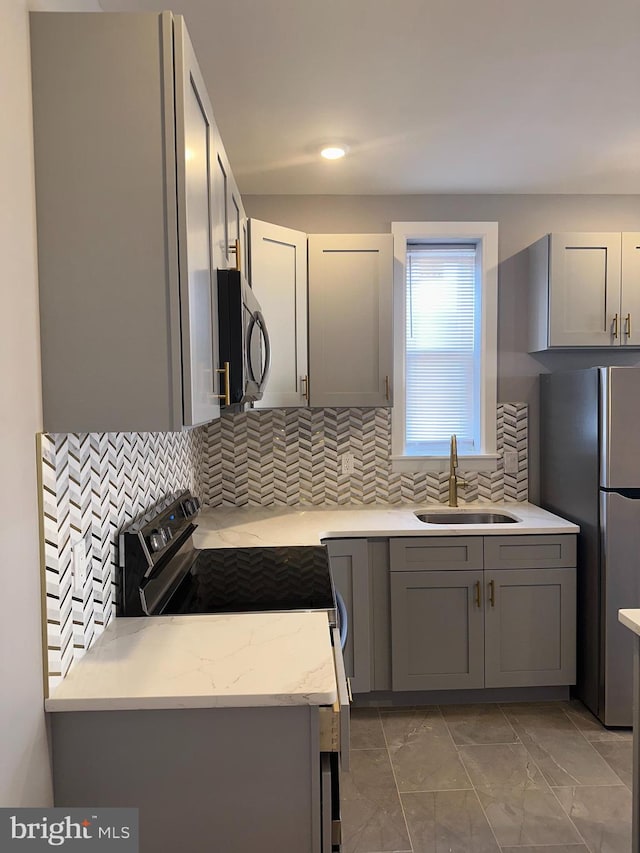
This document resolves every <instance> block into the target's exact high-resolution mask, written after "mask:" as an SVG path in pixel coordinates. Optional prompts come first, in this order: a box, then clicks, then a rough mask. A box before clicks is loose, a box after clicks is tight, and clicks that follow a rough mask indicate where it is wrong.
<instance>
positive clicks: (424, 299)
mask: <svg viewBox="0 0 640 853" xmlns="http://www.w3.org/2000/svg"><path fill="white" fill-rule="evenodd" d="M476 254H477V247H476V245H475V244H460V243H450V244H435V243H422V244H418V243H408V244H407V265H406V294H405V295H406V343H405V359H406V362H405V383H406V431H405V445H406V447H405V452H406V453H407V454H408V455H415V456H420V455H427V456H428V455H441V454H446V453H447V452H448V448H449V441H450V437H451V435H452V434H454V433H455V434H456V436H457V438H458V448H459V450H460V452H461V453H474V452H475V453H477V452H478V451H479V447H480V393H479V392H480V388H479V384H480V334H479V327H480V316H481V315H480V287H479V282H478V272H477V270H478V263H477V260H478V259H477V257H476Z"/></svg>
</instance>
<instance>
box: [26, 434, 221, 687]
mask: <svg viewBox="0 0 640 853" xmlns="http://www.w3.org/2000/svg"><path fill="white" fill-rule="evenodd" d="M204 439H205V431H204V429H202V428H201V429H198V430H193V431H191V432H182V433H92V434H90V435H43V436H42V459H41V460H40V464H41V466H42V483H43V510H44V512H43V518H42V528H43V533H44V552H45V575H46V612H47V645H48V671H49V687H50V688H52V687H54V686H55V685H56V684H57V683H58V682H59V681H60V680H61V679H62V678H63V677H64V675H65V674H66V673H67V672H68V670H69V667H70V666H71V665H72V663H73V662H74V660H77V659H78V658H79V657H80V656H81V655H82V654H84V652H85V650H86V649H88V648H89V646H90V645H91V643H92V642H93V640H94V639H95V637H97V636H98V635H99V634H100V633H101V632H102V631H103V630H104V628H105V627H106V626H107V625H108V624H109V622H110V621H111V619H112V618H113V616H114V615H115V595H114V592H115V589H114V583H115V567H116V565H117V561H118V553H117V551H118V534H119V533H120V530H121V529H122V528H123V527H125V526H126V525H127V524H128V523H129V522H130V521H131V520H132V519H134V518H135V517H136V516H138V515H140V514H141V513H142V512H144V511H145V510H146V509H148V508H149V507H151V506H153V505H154V504H155V503H157V502H158V501H159V500H160V498H162V497H164V495H166V494H168V493H170V492H176V491H181V490H182V489H185V488H191V489H193V490H194V491H195V492H196V493H197V492H201V491H202V487H201V485H200V484H199V482H198V473H199V472H200V471H201V470H203V460H202V458H201V457H202V454H203V451H204V447H205V444H204ZM79 538H85V539H86V540H88V541H89V543H90V571H88V572H87V579H86V582H85V583H84V585H83V588H82V590H78V591H76V590H75V589H74V588H73V579H72V572H71V545H72V542H73V541H75V540H76V539H79Z"/></svg>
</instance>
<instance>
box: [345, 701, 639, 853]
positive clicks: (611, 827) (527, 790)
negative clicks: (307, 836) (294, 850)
mask: <svg viewBox="0 0 640 853" xmlns="http://www.w3.org/2000/svg"><path fill="white" fill-rule="evenodd" d="M630 788H631V733H630V732H628V731H616V732H613V731H611V732H610V731H607V730H606V729H605V728H604V727H603V726H601V725H600V723H599V722H598V721H597V720H596V719H595V718H594V717H592V716H591V714H590V713H589V712H588V711H587V710H586V709H585V708H584V707H583V706H582V705H581V704H580V703H579V702H574V701H571V702H553V703H539V704H513V705H506V704H505V705H456V706H428V707H424V708H416V707H414V708H394V709H391V708H379V709H358V708H353V709H352V719H351V769H350V772H349V773H345V774H343V778H342V818H343V838H344V841H343V851H344V853H387V851H388V853H400V851H411V853H500V851H502V853H545V851H547V853H587V852H588V851H591V853H629V851H630V850H631V791H630Z"/></svg>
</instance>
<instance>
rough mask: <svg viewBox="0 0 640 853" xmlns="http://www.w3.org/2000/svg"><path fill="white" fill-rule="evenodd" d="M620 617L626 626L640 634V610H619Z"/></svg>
mask: <svg viewBox="0 0 640 853" xmlns="http://www.w3.org/2000/svg"><path fill="white" fill-rule="evenodd" d="M618 619H619V621H620V622H622V624H623V625H624V626H625V627H626V628H629V630H630V631H633V633H634V634H638V635H639V636H640V610H618Z"/></svg>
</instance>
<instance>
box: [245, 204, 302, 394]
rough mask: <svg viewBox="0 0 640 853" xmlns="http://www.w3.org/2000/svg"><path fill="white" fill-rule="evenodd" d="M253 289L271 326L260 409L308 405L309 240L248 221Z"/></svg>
mask: <svg viewBox="0 0 640 853" xmlns="http://www.w3.org/2000/svg"><path fill="white" fill-rule="evenodd" d="M249 240H250V246H251V252H250V254H251V286H252V288H253V290H254V292H255V294H256V297H257V299H258V302H259V303H260V305H261V307H262V312H263V314H264V316H265V319H266V321H267V324H268V326H269V337H270V340H271V372H270V374H269V380H268V382H267V388H266V391H265V393H264V396H263V397H262V400H258V401H257V402H256V403H255V408H256V409H267V408H277V407H287V406H307V405H308V401H309V375H308V369H307V235H306V234H304V233H302V232H301V231H294V230H292V229H291V228H283V227H281V226H280V225H271V224H270V223H269V222H261V221H260V220H259V219H251V220H250V221H249Z"/></svg>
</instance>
